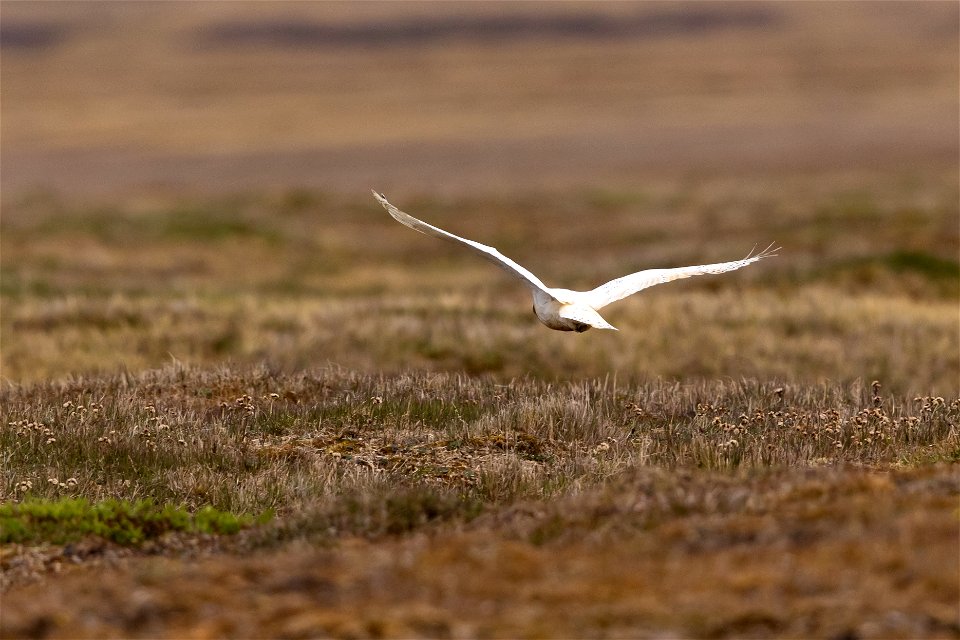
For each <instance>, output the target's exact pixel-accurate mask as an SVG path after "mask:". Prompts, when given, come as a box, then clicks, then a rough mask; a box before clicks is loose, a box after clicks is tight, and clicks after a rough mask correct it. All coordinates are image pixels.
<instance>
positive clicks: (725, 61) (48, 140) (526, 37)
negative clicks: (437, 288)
mask: <svg viewBox="0 0 960 640" xmlns="http://www.w3.org/2000/svg"><path fill="white" fill-rule="evenodd" d="M0 22H2V24H0V29H2V34H0V45H2V82H3V101H2V142H3V144H2V179H3V185H2V186H3V192H4V196H5V198H8V197H10V196H16V195H17V194H21V193H23V192H25V191H29V190H32V189H36V188H44V189H48V188H49V189H55V190H57V191H60V192H63V193H73V194H87V195H103V194H117V193H118V192H119V191H120V190H123V191H143V190H145V189H147V190H160V191H164V190H172V191H176V192H178V193H182V192H184V191H185V190H186V191H196V192H202V193H211V192H212V193H217V192H223V191H235V190H237V189H250V188H273V187H280V188H286V187H290V186H291V185H293V186H297V187H303V188H308V189H317V190H323V191H335V192H354V191H357V190H364V192H365V190H366V189H368V188H370V187H372V186H375V187H377V188H379V189H381V190H383V191H387V192H390V193H393V194H394V195H397V194H402V193H404V192H411V191H413V192H419V193H448V194H449V193H461V194H462V193H464V192H470V191H482V192H484V193H496V192H511V191H517V190H521V191H530V190H542V189H554V188H558V187H562V188H565V189H568V188H571V187H577V186H584V185H589V186H592V187H596V186H598V185H606V186H619V187H636V186H638V185H642V184H643V183H644V182H645V181H647V180H653V179H656V178H658V177H676V176H717V175H720V176H736V175H741V174H747V173H749V174H758V173H759V174H764V175H771V174H772V175H777V174H779V173H784V172H793V173H796V172H807V173H811V172H812V173H818V172H833V173H837V172H860V171H878V170H879V171H897V172H902V171H917V172H922V171H925V170H927V169H934V170H943V169H947V170H952V169H953V168H955V167H956V164H957V157H958V119H957V116H958V36H957V29H958V5H957V4H956V3H954V2H923V3H913V2H883V3H877V2H844V3H759V2H757V3H754V2H750V3H723V4H719V3H656V2H649V3H594V2H591V3H553V4H541V3H487V4H481V3H413V2H411V3H406V2H404V3H377V2H371V3H293V2H288V3H237V2H233V3H208V2H204V3H113V2H104V3H85V2H71V3H34V2H6V3H3V6H2V21H0Z"/></svg>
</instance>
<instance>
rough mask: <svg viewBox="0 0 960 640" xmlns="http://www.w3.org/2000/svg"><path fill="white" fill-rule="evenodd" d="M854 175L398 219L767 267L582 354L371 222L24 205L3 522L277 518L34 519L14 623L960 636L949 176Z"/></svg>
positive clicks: (269, 205) (236, 632)
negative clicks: (103, 528)
mask: <svg viewBox="0 0 960 640" xmlns="http://www.w3.org/2000/svg"><path fill="white" fill-rule="evenodd" d="M860 184H861V187H860V189H859V190H857V191H850V190H849V189H848V188H847V187H846V186H845V185H844V184H843V183H842V182H838V183H837V184H836V185H835V186H833V188H832V189H831V188H830V186H829V185H827V184H825V181H824V180H822V179H818V180H817V181H816V184H815V185H814V184H813V183H812V182H808V183H804V182H803V181H801V180H794V181H793V183H792V185H791V188H788V189H786V190H784V191H783V192H780V193H777V192H774V191H773V190H771V189H769V188H763V187H762V185H749V186H748V187H744V186H742V185H740V184H734V183H731V182H723V181H717V182H712V183H705V184H702V185H699V186H698V187H696V188H690V187H686V186H673V185H669V184H665V185H663V186H662V188H661V189H660V190H652V191H651V192H650V193H642V194H641V193H620V192H608V191H591V192H574V193H569V194H537V195H533V196H524V197H513V198H505V197H499V198H494V197H487V198H479V197H478V198H470V199H463V200H456V201H433V200H429V199H425V198H419V199H415V200H413V201H412V202H411V203H410V205H409V206H407V205H404V206H405V207H406V208H407V209H409V210H411V211H414V212H417V213H419V214H420V215H422V216H423V217H426V218H428V219H430V220H432V221H435V222H437V223H438V224H440V225H442V226H446V227H448V228H452V229H455V230H457V231H460V232H461V233H463V234H464V235H467V236H472V237H477V238H481V239H484V240H486V241H488V242H491V243H492V244H496V245H499V246H500V248H501V249H502V250H503V251H505V252H506V253H507V254H508V255H511V256H514V257H516V258H517V259H518V260H520V261H521V262H524V263H526V264H529V265H531V266H532V267H533V268H534V269H535V270H536V271H537V272H538V273H540V274H541V275H542V276H543V277H544V278H545V279H546V280H547V281H548V282H558V283H560V282H562V283H564V284H567V283H569V284H570V286H584V287H587V286H593V284H596V283H598V282H601V281H603V280H605V279H606V278H609V277H613V276H615V275H619V274H620V273H622V272H624V271H625V270H629V269H630V268H637V269H639V268H641V267H644V266H650V265H667V266H669V265H675V264H686V263H690V262H698V261H706V260H720V259H725V258H729V257H736V256H738V255H740V254H742V253H745V252H746V250H748V249H749V247H750V246H751V245H752V244H753V242H764V241H766V240H768V239H777V240H778V241H779V242H780V243H781V244H782V245H783V246H784V251H783V252H782V255H781V256H780V257H778V258H775V259H771V260H767V261H764V262H763V263H760V264H758V265H755V266H751V267H750V268H748V269H746V270H743V271H741V272H737V273H733V274H725V275H724V276H718V277H703V278H699V279H695V280H692V281H685V282H682V283H673V284H671V285H664V286H662V287H660V288H656V289H652V290H650V291H649V292H646V293H645V294H644V295H642V296H638V297H636V298H634V299H632V300H628V301H625V302H624V303H622V304H620V305H619V306H617V307H613V308H612V309H611V312H610V313H609V314H608V317H609V318H610V320H611V321H612V322H614V323H615V324H617V325H618V326H619V327H620V329H621V331H620V332H618V333H612V332H610V333H603V332H599V331H594V332H588V333H585V334H583V335H567V334H561V333H559V332H550V331H549V330H547V329H545V328H544V327H542V326H540V325H539V323H538V322H537V321H536V319H535V318H534V317H533V315H532V313H530V312H529V307H528V305H529V301H528V300H526V299H525V295H526V294H525V293H524V292H523V291H522V290H521V291H517V290H516V287H515V285H514V283H513V282H511V281H510V280H509V279H507V278H506V277H504V276H502V275H501V274H499V272H498V271H497V270H496V269H495V268H493V267H490V266H489V265H487V264H486V263H483V262H482V261H477V260H475V259H474V258H473V256H470V255H463V254H461V253H458V252H457V251H455V250H450V249H449V248H448V247H446V246H445V245H443V244H442V243H438V242H435V241H432V240H431V239H429V238H426V237H423V236H420V235H419V234H415V233H412V232H410V231H409V230H407V229H405V228H403V227H401V226H400V225H398V224H396V223H395V222H394V221H393V220H391V219H390V218H389V217H388V216H386V214H384V213H383V212H382V210H380V209H378V205H377V204H376V203H375V202H373V200H372V198H371V199H370V202H365V201H361V202H355V201H353V200H350V199H345V198H341V197H338V196H332V195H328V194H322V193H312V192H293V193H287V194H282V195H269V194H264V195H261V196H254V195H243V196H236V197H230V198H223V199H206V200H189V201H182V202H171V203H155V204H152V205H151V206H150V207H149V208H146V209H142V208H140V207H138V206H133V205H130V206H128V207H124V206H116V207H108V208H88V209H72V208H70V207H69V206H67V205H65V204H64V203H63V202H61V201H58V200H55V199H49V198H46V199H26V200H24V201H23V202H20V203H17V204H16V206H11V207H9V208H8V209H7V211H6V213H5V216H4V232H3V236H2V240H3V252H2V255H3V279H2V295H3V308H4V314H3V318H2V323H0V328H2V333H0V337H2V341H3V352H2V359H3V367H4V373H5V375H7V376H8V382H7V383H6V386H5V388H4V389H3V391H2V403H0V404H2V407H3V408H2V418H3V424H4V425H5V426H4V430H3V432H2V442H0V445H2V449H3V450H4V451H5V452H6V453H5V464H4V479H3V487H2V489H3V500H4V502H5V503H7V504H16V503H19V502H21V501H27V504H29V501H30V500H34V501H36V500H46V501H48V503H51V504H54V505H57V504H60V503H58V502H57V501H58V500H62V499H65V498H84V499H87V500H89V501H91V502H92V503H93V504H99V503H102V502H103V501H107V500H121V501H129V502H130V503H131V504H133V503H136V502H137V501H140V500H143V499H151V500H153V501H155V502H156V503H158V504H159V505H172V506H177V507H180V508H184V509H185V510H186V511H187V512H198V511H200V510H202V509H204V508H213V509H217V510H220V511H222V512H224V513H227V514H236V517H238V518H241V520H243V519H245V520H244V521H246V522H247V523H251V522H253V521H254V520H256V519H259V521H260V522H261V524H259V525H256V526H253V527H249V528H247V529H246V530H245V531H244V532H242V533H240V534H238V535H234V536H223V535H215V534H214V533H209V532H208V533H191V532H189V531H188V530H186V529H183V530H181V529H172V528H168V527H165V526H164V527H159V528H155V529H153V530H155V531H156V533H155V535H148V536H147V538H149V539H148V540H145V541H143V542H141V543H140V544H135V545H132V546H131V545H122V544H117V543H116V542H110V541H100V542H96V539H89V538H82V537H81V538H80V539H77V540H69V541H67V540H55V538H54V537H53V536H51V535H50V533H49V532H50V531H51V526H50V525H49V521H43V522H41V521H40V520H39V519H34V520H32V521H31V520H30V519H29V518H26V517H24V518H22V519H21V520H19V521H18V522H21V524H22V523H23V522H26V525H25V526H26V528H27V529H28V530H31V528H37V529H39V530H42V531H47V533H46V534H41V535H38V536H34V537H32V538H30V537H24V538H23V539H13V538H10V539H8V542H7V543H6V544H5V550H4V559H3V563H4V565H3V566H4V575H5V577H6V581H7V585H8V588H9V591H8V592H7V594H6V595H5V598H4V600H5V607H4V616H3V624H4V634H5V635H7V636H18V635H23V634H26V635H35V636H36V635H40V636H43V635H49V634H53V635H64V636H71V637H72V636H77V635H85V636H89V637H99V636H101V635H103V634H119V635H125V636H128V635H139V636H146V637H149V636H155V635H166V636H171V637H177V636H181V635H184V634H187V635H189V634H195V635H200V636H205V635H211V636H216V635H224V634H226V635H231V636H251V637H258V636H264V635H266V636H278V635H279V636H285V637H309V636H314V635H318V634H319V635H337V636H357V635H360V636H367V635H371V636H376V635H388V636H394V635H399V636H404V635H411V634H413V635H466V636H475V635H487V636H504V635H506V636H513V635H523V636H529V635H570V634H573V635H604V634H607V635H638V634H639V635H650V634H653V635H657V634H660V633H668V632H669V633H679V634H681V635H693V636H730V635H732V636H739V635H743V634H761V635H770V634H773V635H783V636H796V635H818V636H827V635H840V634H843V633H852V634H856V635H858V636H859V635H863V636H884V637H886V636H890V635H894V636H900V637H915V636H931V637H943V636H944V635H946V636H951V635H957V634H958V633H960V630H958V627H957V616H956V613H957V612H956V606H955V604H956V601H957V600H956V599H957V596H958V594H960V592H958V581H957V575H956V569H955V568H956V566H957V560H958V557H957V555H958V554H957V552H958V549H957V545H956V539H957V538H956V536H957V496H958V495H960V482H958V480H960V479H958V474H957V472H956V467H955V463H956V461H957V459H958V458H960V436H958V427H960V397H958V393H957V388H958V385H957V381H958V376H960V362H958V358H960V345H958V339H960V336H958V331H957V328H958V327H957V314H956V308H957V301H958V299H960V291H958V286H960V273H958V267H957V263H956V261H955V260H954V259H952V257H951V256H952V255H953V254H955V253H956V250H957V235H956V232H955V230H956V229H957V208H956V196H957V194H956V188H955V186H954V185H953V184H952V183H951V181H950V179H949V178H947V177H944V178H942V179H939V180H933V179H928V180H925V181H919V180H908V179H906V178H904V179H901V180H899V181H897V182H894V183H890V182H889V181H883V182H882V183H881V182H879V181H878V182H876V183H873V184H870V183H865V182H863V181H861V183H860ZM811 192H815V193H816V195H808V196H807V198H808V199H807V200H803V199H802V198H801V196H799V195H797V194H801V193H807V194H810V193H811ZM769 211H774V212H780V214H781V215H778V216H771V215H769V214H768V212H769ZM520 212H523V213H524V215H523V216H519V215H518V214H519V213H520ZM721 212H722V213H721ZM788 212H789V213H788ZM596 220H603V221H604V224H602V225H597V224H595V221H596ZM487 229H492V230H494V232H493V233H492V237H486V235H487V234H486V233H485V230H487ZM584 237H589V238H590V241H589V242H584V241H583V240H582V239H583V238H584ZM747 238H749V239H750V242H749V244H748V243H747V241H746V239H747ZM847 239H849V241H847ZM78 246H82V247H83V250H82V251H77V247H78ZM557 252H560V253H562V255H563V256H564V258H563V259H562V260H561V259H559V258H556V257H554V258H551V257H550V256H554V255H557ZM641 252H642V257H641V255H640V254H641ZM648 254H649V255H648ZM544 256H546V258H545V257H544ZM538 260H539V262H538ZM624 265H629V266H627V267H625V266H624ZM61 508H64V507H61ZM11 522H12V521H11ZM54 522H56V521H54ZM31 523H32V524H31ZM44 523H46V524H44ZM8 527H9V525H8ZM67 528H68V527H67V524H63V525H62V527H61V529H62V530H64V531H65V530H67ZM52 530H54V531H56V530H57V527H56V525H54V526H53V527H52ZM45 536H46V537H45ZM45 540H46V543H45V542H44V541H45ZM55 542H56V543H55ZM919 548H922V549H923V552H922V553H919V552H918V551H917V549H919ZM158 554H159V555H161V556H164V557H166V558H167V559H165V560H146V559H143V556H145V555H147V556H149V555H158ZM197 557H203V558H207V559H206V560H204V561H203V562H202V563H201V564H199V565H195V566H194V565H188V564H183V562H185V561H187V560H189V559H195V558H197ZM838 565H841V566H843V567H844V572H843V573H841V575H839V576H838V575H837V574H836V567H837V566H838ZM88 567H102V569H93V568H88ZM694 567H695V569H694ZM734 567H736V568H734ZM103 570H109V571H111V576H113V577H112V578H111V580H110V581H109V584H108V585H107V586H104V585H103V583H102V574H101V571H103ZM237 572H240V573H239V574H238V573H237ZM228 575H239V576H245V577H241V578H236V579H230V580H227V579H226V578H225V576H228ZM157 576H162V578H158V577H157ZM443 576H447V577H445V578H444V577H443ZM496 576H501V577H500V578H497V577H496ZM503 576H509V579H507V578H505V577H503ZM654 576H655V578H654ZM238 580H239V582H238ZM32 583H36V584H32ZM185 584H191V585H195V586H193V587H191V588H190V589H187V590H183V588H182V585H185ZM498 585H499V586H498ZM198 590H202V591H203V594H204V595H203V596H202V597H201V596H200V595H199V591H198ZM251 590H252V591H253V593H259V594H260V595H259V596H256V598H257V600H256V602H255V603H254V602H253V601H251V600H249V599H250V598H253V597H254V596H253V595H251V594H250V593H248V592H249V591H251ZM41 591H42V593H43V596H42V597H38V594H39V593H40V592H41ZM78 593H83V594H84V596H83V598H82V599H81V600H77V599H76V598H77V595H76V594H78ZM126 594H138V595H136V598H135V599H134V600H135V601H134V600H128V595H126ZM511 594H512V595H511ZM118 600H119V601H120V602H129V603H128V604H127V605H124V606H123V607H122V608H121V610H120V612H119V613H114V614H110V615H109V616H108V615H107V614H106V609H104V608H103V607H106V606H108V605H107V603H111V604H110V605H109V606H110V607H111V608H112V607H113V604H112V603H115V602H117V601H118ZM68 602H69V603H70V604H67V603H68ZM238 610H242V611H243V612H244V613H243V615H242V616H241V617H240V618H238V617H236V615H235V612H236V611H238ZM54 611H56V612H57V613H56V614H54V613H53V612H54ZM558 611H563V612H564V613H563V614H562V615H556V612H558Z"/></svg>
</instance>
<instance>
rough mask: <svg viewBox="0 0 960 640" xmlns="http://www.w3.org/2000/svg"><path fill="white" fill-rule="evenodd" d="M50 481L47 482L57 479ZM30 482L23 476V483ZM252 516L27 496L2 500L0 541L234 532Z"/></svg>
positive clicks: (126, 540) (126, 539) (132, 539)
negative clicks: (21, 499) (12, 500)
mask: <svg viewBox="0 0 960 640" xmlns="http://www.w3.org/2000/svg"><path fill="white" fill-rule="evenodd" d="M50 480H51V482H50V484H53V481H56V479H55V478H51V479H50ZM57 482H58V481H57ZM76 482H77V481H76V478H69V479H67V481H66V482H65V483H64V485H65V486H66V487H67V488H69V487H70V486H71V485H75V484H76ZM30 484H32V483H31V482H30V481H29V480H27V481H25V482H23V484H22V485H21V487H22V488H27V487H29V486H30ZM58 486H59V482H58ZM253 521H254V520H253V518H251V517H250V516H236V515H234V514H232V513H225V512H222V511H218V510H216V509H214V508H213V507H210V506H206V507H203V508H202V509H200V510H199V511H197V512H196V513H195V514H190V513H188V512H187V511H185V510H183V509H179V508H177V507H174V506H172V505H170V504H167V505H164V506H160V505H158V504H155V503H154V502H153V501H152V500H140V501H138V502H130V501H125V500H104V501H103V502H98V503H96V504H91V503H90V502H89V501H87V500H85V499H84V498H58V499H55V500H42V499H28V500H25V501H23V502H20V503H6V504H3V505H0V543H4V544H5V543H34V544H36V543H43V542H52V543H55V544H63V543H66V542H74V541H77V540H80V539H83V538H85V537H87V536H97V537H99V538H103V539H105V540H109V541H111V542H116V543H118V544H139V543H141V542H144V541H145V540H149V539H152V538H158V537H161V536H163V535H164V534H167V533H170V532H180V531H185V532H190V533H209V534H232V533H237V532H238V531H240V529H242V528H243V527H246V526H250V525H251V524H253Z"/></svg>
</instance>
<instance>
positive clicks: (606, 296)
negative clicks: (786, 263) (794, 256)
mask: <svg viewBox="0 0 960 640" xmlns="http://www.w3.org/2000/svg"><path fill="white" fill-rule="evenodd" d="M779 250H780V248H779V247H775V246H774V245H773V244H771V245H770V246H768V247H767V248H766V249H764V250H763V251H761V252H760V253H758V254H756V255H753V252H752V251H751V252H750V254H749V255H747V257H746V258H744V259H743V260H734V261H733V262H718V263H717V264H702V265H697V266H694V267H678V268H676V269H647V270H646V271H638V272H637V273H631V274H630V275H628V276H623V277H622V278H617V279H616V280H611V281H610V282H607V283H606V284H602V285H600V286H599V287H597V288H596V289H593V290H591V291H585V292H583V294H582V298H581V300H583V301H584V302H585V303H586V304H588V305H590V306H591V307H593V308H594V309H600V308H602V307H605V306H607V305H608V304H610V303H611V302H616V301H617V300H622V299H623V298H626V297H627V296H631V295H633V294H635V293H636V292H638V291H641V290H642V289H646V288H647V287H652V286H654V285H657V284H663V283H664V282H672V281H674V280H679V279H680V278H689V277H690V276H701V275H705V274H709V273H724V272H726V271H735V270H736V269H741V268H743V267H745V266H747V265H748V264H753V263H754V262H756V261H758V260H762V259H764V258H768V257H770V256H775V255H777V251H779Z"/></svg>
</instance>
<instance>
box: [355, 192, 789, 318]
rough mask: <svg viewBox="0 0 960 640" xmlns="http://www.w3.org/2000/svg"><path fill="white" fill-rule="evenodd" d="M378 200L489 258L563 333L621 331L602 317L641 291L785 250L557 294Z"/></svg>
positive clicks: (485, 253)
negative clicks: (605, 309)
mask: <svg viewBox="0 0 960 640" xmlns="http://www.w3.org/2000/svg"><path fill="white" fill-rule="evenodd" d="M373 196H374V197H375V198H376V199H377V201H378V202H379V203H380V204H382V205H383V208H384V209H386V210H387V212H388V213H389V214H390V215H391V216H393V218H394V219H395V220H396V221H397V222H399V223H401V224H403V225H406V226H408V227H410V228H411V229H413V230H414V231H419V232H420V233H425V234H427V235H429V236H435V237H437V238H443V239H444V240H449V241H450V242H455V243H457V244H460V245H463V246H465V247H467V248H468V249H472V250H473V251H474V252H476V253H477V254H479V255H480V256H481V257H483V258H486V259H487V260H489V261H490V262H492V263H494V264H495V265H497V266H498V267H500V268H501V269H503V270H504V271H506V272H507V273H509V274H510V275H511V276H513V277H514V278H516V279H517V280H519V281H520V282H522V283H523V284H525V285H527V287H528V288H529V289H530V292H531V294H532V295H533V312H534V313H535V314H536V315H537V318H538V319H539V320H540V322H542V323H543V324H545V325H547V326H548V327H550V328H551V329H556V330H558V331H576V332H578V333H582V332H584V331H586V330H587V329H589V328H591V327H593V328H596V329H613V330H614V331H616V330H617V328H616V327H614V326H613V325H611V324H610V323H608V322H607V321H606V320H604V319H603V318H602V317H600V314H599V313H597V311H598V310H599V309H602V308H603V307H605V306H607V305H608V304H610V303H611V302H616V301H617V300H622V299H623V298H626V297H627V296H630V295H633V294H634V293H636V292H638V291H640V290H641V289H646V288H647V287H652V286H653V285H655V284H661V283H664V282H671V281H673V280H678V279H680V278H689V277H690V276H699V275H703V274H708V273H723V272H725V271H734V270H736V269H740V268H741V267H745V266H747V265H748V264H752V263H754V262H756V261H758V260H761V259H763V258H767V257H770V256H775V255H777V251H779V247H774V246H773V245H772V244H771V245H770V246H768V247H767V248H766V249H764V250H763V251H761V252H760V253H758V254H756V255H753V252H751V253H750V255H748V256H747V257H746V258H744V259H743V260H734V261H733V262H719V263H717V264H703V265H698V266H695V267H677V268H676V269H647V270H646V271H638V272H636V273H631V274H630V275H626V276H623V277H622V278H617V279H616V280H611V281H610V282H607V283H606V284H602V285H600V286H599V287H597V288H596V289H592V290H590V291H571V290H569V289H552V288H550V287H548V286H547V285H545V284H543V282H541V281H540V278H538V277H537V276H535V275H533V274H532V273H530V272H529V271H527V270H526V269H524V268H523V267H521V266H520V265H519V264H517V263H516V262H514V261H513V260H511V259H510V258H508V257H506V256H505V255H503V254H502V253H500V252H499V251H497V250H496V249H494V248H493V247H488V246H487V245H484V244H480V243H479V242H474V241H473V240H467V239H466V238H461V237H460V236H455V235H453V234H452V233H449V232H447V231H444V230H443V229H439V228H437V227H434V226H433V225H430V224H427V223H426V222H423V221H422V220H417V219H416V218H414V217H413V216H411V215H409V214H406V213H404V212H403V211H400V210H399V209H397V208H396V207H395V206H393V205H392V204H390V203H389V202H387V199H386V197H385V196H384V195H383V194H382V193H377V192H376V191H374V192H373Z"/></svg>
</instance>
